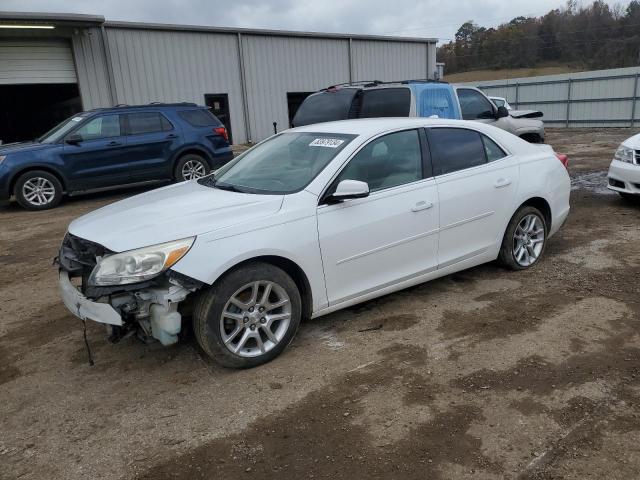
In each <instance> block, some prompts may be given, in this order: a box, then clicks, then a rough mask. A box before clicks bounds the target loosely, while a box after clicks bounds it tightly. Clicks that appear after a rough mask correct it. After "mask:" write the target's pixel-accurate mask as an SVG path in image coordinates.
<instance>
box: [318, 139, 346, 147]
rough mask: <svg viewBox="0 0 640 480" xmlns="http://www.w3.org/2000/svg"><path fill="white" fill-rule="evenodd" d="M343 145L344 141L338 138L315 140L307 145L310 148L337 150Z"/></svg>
mask: <svg viewBox="0 0 640 480" xmlns="http://www.w3.org/2000/svg"><path fill="white" fill-rule="evenodd" d="M343 143H344V140H340V139H338V138H316V139H315V140H314V141H313V142H311V143H310V144H309V146H310V147H327V148H338V147H339V146H340V145H342V144H343Z"/></svg>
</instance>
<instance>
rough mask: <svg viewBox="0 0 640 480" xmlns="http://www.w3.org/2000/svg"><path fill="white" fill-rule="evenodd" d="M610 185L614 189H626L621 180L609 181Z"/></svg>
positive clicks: (612, 179) (611, 179)
mask: <svg viewBox="0 0 640 480" xmlns="http://www.w3.org/2000/svg"><path fill="white" fill-rule="evenodd" d="M609 185H611V186H612V187H616V188H625V187H624V182H621V181H620V180H616V179H614V178H610V179H609Z"/></svg>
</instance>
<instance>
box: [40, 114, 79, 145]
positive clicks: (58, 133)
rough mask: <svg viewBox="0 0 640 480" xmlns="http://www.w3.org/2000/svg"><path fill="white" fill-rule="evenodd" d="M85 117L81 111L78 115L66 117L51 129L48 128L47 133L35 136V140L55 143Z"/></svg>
mask: <svg viewBox="0 0 640 480" xmlns="http://www.w3.org/2000/svg"><path fill="white" fill-rule="evenodd" d="M85 117H86V114H84V113H81V114H78V115H74V116H73V117H71V118H67V119H66V120H65V121H63V122H61V123H59V124H58V125H56V126H55V127H53V128H52V129H51V130H49V131H48V132H47V133H45V134H44V135H42V136H41V137H39V138H37V139H36V141H38V142H40V143H55V142H57V141H59V140H60V139H62V137H64V136H65V135H66V134H67V133H69V132H70V131H71V130H73V129H74V128H75V127H77V126H78V124H79V123H80V122H81V121H82V120H84V119H85Z"/></svg>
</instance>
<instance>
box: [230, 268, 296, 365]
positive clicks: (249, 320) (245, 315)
mask: <svg viewBox="0 0 640 480" xmlns="http://www.w3.org/2000/svg"><path fill="white" fill-rule="evenodd" d="M290 322H291V300H290V299H289V295H288V294H287V292H286V290H285V289H284V288H282V287H281V286H280V285H278V284H277V283H275V282H271V281H268V280H264V281H257V282H251V283H248V284H247V285H244V286H242V287H240V288H239V289H238V290H237V291H236V292H235V293H234V294H233V296H232V297H231V298H230V299H229V301H228V302H227V304H226V305H225V307H224V309H223V311H222V314H221V315H220V336H221V337H222V341H223V342H224V345H225V346H226V347H227V348H228V349H229V350H230V351H231V352H232V353H235V354H236V355H238V356H240V357H256V356H259V355H263V354H265V353H267V352H269V351H270V350H271V349H273V348H274V347H275V346H276V345H278V343H280V342H281V341H282V339H283V338H284V336H285V334H286V333H287V330H288V328H289V323H290Z"/></svg>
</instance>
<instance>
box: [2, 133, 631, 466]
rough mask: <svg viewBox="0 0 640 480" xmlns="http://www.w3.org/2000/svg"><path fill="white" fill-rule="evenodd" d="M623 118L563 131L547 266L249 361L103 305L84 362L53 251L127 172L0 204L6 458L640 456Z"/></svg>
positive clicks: (427, 296)
mask: <svg viewBox="0 0 640 480" xmlns="http://www.w3.org/2000/svg"><path fill="white" fill-rule="evenodd" d="M630 134H631V132H630V131H629V130H623V129H619V130H575V131H562V130H557V131H552V132H550V134H549V141H550V143H551V144H553V145H554V146H555V147H556V150H557V151H560V152H565V153H568V154H569V155H570V158H571V171H572V173H573V175H574V177H575V178H576V186H577V187H579V188H576V189H575V190H574V191H573V195H572V213H571V215H570V217H569V220H568V222H567V224H566V225H565V226H564V228H563V229H562V230H561V231H560V233H559V234H558V235H557V236H556V237H554V238H553V239H552V240H551V241H550V243H549V245H548V250H547V254H546V258H545V259H544V261H543V262H542V263H541V264H540V265H539V266H538V267H537V268H535V269H533V270H531V271H527V272H520V273H513V272H506V271H504V270H501V269H500V268H498V267H496V266H494V265H486V266H482V267H478V268H475V269H473V270H470V271H466V272H462V273H459V274H456V275H452V276H449V277H446V278H443V279H441V280H438V281H434V282H431V283H428V284H425V285H422V286H418V287H415V288H412V289H410V290H406V291H403V292H400V293H397V294H394V295H390V296H388V297H384V298H381V299H378V300H375V301H372V302H369V303H366V304H364V305H360V306H357V307H354V308H351V309H348V310H346V311H342V312H339V313H336V314H333V315H329V316H327V317H323V318H321V319H318V320H316V321H312V322H307V323H306V324H304V325H303V326H302V328H301V330H300V332H299V335H298V337H297V339H296V340H295V341H294V343H293V345H292V347H291V348H290V349H289V350H288V351H287V352H286V353H285V354H284V355H282V356H281V357H280V358H279V359H277V360H276V361H274V362H272V363H271V364H269V365H266V366H263V367H260V368H257V369H254V370H250V371H227V370H222V369H220V368H218V367H216V366H215V365H212V364H210V363H209V362H207V361H205V360H203V359H202V358H201V357H200V355H199V353H198V351H197V350H196V348H195V345H194V343H193V342H186V343H182V344H179V345H177V346H174V347H171V348H163V347H160V346H158V345H148V346H146V345H143V344H141V343H139V342H138V341H136V340H134V339H128V340H126V341H124V342H122V343H119V344H117V345H111V344H109V343H107V341H106V336H105V335H104V331H103V329H102V328H100V327H99V326H97V325H95V324H91V325H89V338H90V341H91V344H92V347H93V352H94V356H95V360H96V365H95V366H93V367H91V366H89V365H88V364H87V357H86V354H85V349H84V345H83V342H82V330H81V324H80V322H79V321H77V320H76V319H74V318H73V317H72V316H71V315H70V314H69V313H67V311H66V310H65V309H64V307H63V306H62V304H61V302H60V300H59V298H58V294H57V289H56V271H55V269H54V268H53V267H52V266H51V259H52V258H53V256H54V255H55V254H56V250H57V247H58V245H59V242H60V240H61V238H62V236H63V234H64V232H65V228H66V226H67V224H68V222H69V221H70V220H72V219H73V218H75V217H77V216H79V215H81V214H83V213H85V212H88V211H90V210H93V209H95V208H97V207H99V206H101V205H104V204H107V203H110V202H113V201H116V200H118V199H120V198H122V197H124V196H126V195H130V194H132V192H125V193H118V194H109V195H107V194H102V195H98V196H91V197H84V198H77V199H74V200H69V201H67V202H65V203H64V204H63V206H62V207H61V208H59V209H57V210H55V211H51V212H41V213H27V212H24V211H21V210H19V209H18V208H17V207H9V208H4V209H0V224H1V225H2V228H1V229H0V265H1V270H0V271H1V273H2V275H1V276H0V478H11V479H13V478H21V479H52V478H64V479H86V478H108V479H112V478H114V479H115V478H124V479H135V478H140V479H162V478H177V479H197V478H208V479H217V478H227V479H237V478H292V479H293V478H295V479H301V478H332V479H333V478H348V479H354V478H381V479H382V478H384V479H389V478H403V479H405V478H420V479H438V478H441V479H449V478H487V479H493V478H495V479H499V478H534V479H538V478H553V479H559V478H575V479H584V478H608V479H631V478H639V477H640V338H639V336H638V333H639V329H638V320H639V315H640V304H639V303H638V302H639V301H640V296H639V295H638V292H639V290H640V289H639V282H640V275H639V273H640V249H638V242H639V241H640V228H639V224H640V206H636V205H630V204H627V203H624V202H623V201H621V200H620V199H619V198H618V196H617V195H614V194H610V193H608V192H607V191H606V190H605V189H602V188H601V186H602V182H603V181H604V173H603V171H604V170H605V169H606V167H607V166H608V163H609V160H610V157H611V155H612V152H613V150H614V149H615V147H616V146H617V145H618V143H619V142H620V141H621V140H622V139H624V138H626V137H628V136H630Z"/></svg>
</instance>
